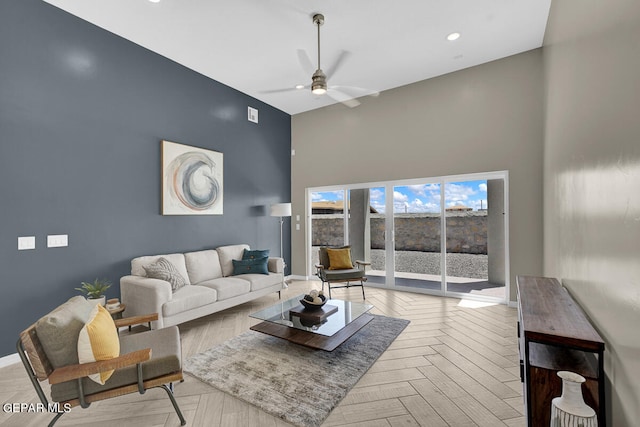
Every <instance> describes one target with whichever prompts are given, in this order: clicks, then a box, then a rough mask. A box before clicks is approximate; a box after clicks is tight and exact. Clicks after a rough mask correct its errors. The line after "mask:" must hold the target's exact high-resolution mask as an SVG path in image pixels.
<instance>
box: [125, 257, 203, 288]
mask: <svg viewBox="0 0 640 427" xmlns="http://www.w3.org/2000/svg"><path fill="white" fill-rule="evenodd" d="M159 258H166V259H167V260H168V261H169V262H171V264H173V265H174V267H175V268H176V270H178V272H179V273H180V275H182V277H183V278H184V280H185V281H186V282H187V285H190V284H191V282H190V281H189V274H188V273H187V266H186V264H185V261H184V254H167V255H149V256H141V257H138V258H134V259H132V260H131V274H132V275H133V276H140V277H147V273H146V272H145V271H144V266H146V265H150V264H153V263H154V262H156V261H157V260H158V259H159Z"/></svg>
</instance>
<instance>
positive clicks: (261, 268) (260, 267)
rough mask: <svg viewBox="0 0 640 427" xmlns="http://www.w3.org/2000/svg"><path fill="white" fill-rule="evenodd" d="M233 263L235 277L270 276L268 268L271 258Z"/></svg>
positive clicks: (235, 261) (234, 261) (235, 260)
mask: <svg viewBox="0 0 640 427" xmlns="http://www.w3.org/2000/svg"><path fill="white" fill-rule="evenodd" d="M232 261H233V275H234V276H237V275H238V274H269V269H268V268H267V263H268V262H269V257H266V256H265V257H262V258H256V259H242V260H237V259H234V260H232Z"/></svg>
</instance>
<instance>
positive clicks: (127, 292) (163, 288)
mask: <svg viewBox="0 0 640 427" xmlns="http://www.w3.org/2000/svg"><path fill="white" fill-rule="evenodd" d="M120 297H121V298H122V302H123V303H124V304H126V305H127V309H126V313H125V315H126V317H131V316H142V315H145V314H149V313H158V320H157V321H156V322H153V324H152V327H153V329H158V328H162V327H163V326H164V325H163V322H162V306H163V305H164V303H166V302H167V301H170V300H171V298H172V297H173V293H172V291H171V284H170V283H169V282H166V281H164V280H159V279H151V278H148V277H140V276H124V277H121V278H120Z"/></svg>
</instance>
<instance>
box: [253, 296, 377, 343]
mask: <svg viewBox="0 0 640 427" xmlns="http://www.w3.org/2000/svg"><path fill="white" fill-rule="evenodd" d="M303 296H304V295H303V294H301V295H298V296H296V297H294V298H291V299H288V300H286V301H284V300H283V301H280V302H279V303H277V304H274V305H272V306H271V307H267V308H265V309H263V310H260V311H257V312H255V313H252V314H250V315H249V317H252V318H254V319H259V320H262V322H260V323H258V324H257V325H254V326H252V327H251V328H250V329H251V330H252V331H257V332H262V333H264V334H267V335H272V336H274V337H278V338H282V339H285V340H287V341H291V342H293V343H296V344H300V345H304V346H307V347H311V348H315V349H319V350H325V351H333V350H335V349H336V348H337V347H338V346H339V345H340V344H342V343H343V342H345V341H346V340H347V339H349V338H350V337H351V336H353V334H355V333H356V332H358V331H359V330H360V329H361V328H362V327H363V326H364V325H366V324H367V323H369V322H370V321H371V320H372V319H373V316H372V315H371V314H369V313H368V311H369V310H371V309H372V308H373V306H372V305H371V304H365V303H359V302H353V301H343V300H338V299H330V300H328V301H327V303H326V304H325V305H324V306H323V307H322V308H321V309H318V310H309V309H305V308H304V307H303V306H302V304H301V303H300V300H301V299H302V297H303Z"/></svg>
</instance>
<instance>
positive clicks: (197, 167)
mask: <svg viewBox="0 0 640 427" xmlns="http://www.w3.org/2000/svg"><path fill="white" fill-rule="evenodd" d="M161 153H162V154H161V164H162V179H161V181H162V184H161V185H162V190H161V194H162V202H161V205H162V208H161V214H162V215H222V214H223V196H224V179H223V178H224V169H223V166H224V165H223V160H224V156H223V153H221V152H218V151H213V150H207V149H204V148H199V147H192V146H189V145H184V144H180V143H177V142H171V141H166V140H162V141H161Z"/></svg>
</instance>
